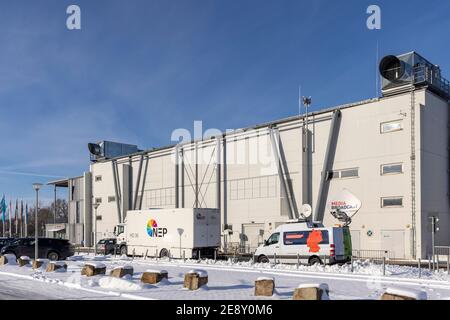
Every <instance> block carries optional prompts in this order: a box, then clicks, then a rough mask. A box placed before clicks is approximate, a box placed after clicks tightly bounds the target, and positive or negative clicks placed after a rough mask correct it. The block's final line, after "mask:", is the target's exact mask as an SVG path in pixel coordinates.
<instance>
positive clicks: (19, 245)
mask: <svg viewBox="0 0 450 320" xmlns="http://www.w3.org/2000/svg"><path fill="white" fill-rule="evenodd" d="M34 244H35V240H34V238H18V239H16V240H14V241H12V242H11V243H9V244H7V245H5V246H4V247H3V248H2V249H1V251H0V253H1V254H14V255H15V256H16V257H21V256H28V257H30V258H34V252H35V251H34V248H35V246H34ZM74 253H75V250H74V246H73V245H72V244H71V243H70V242H69V240H65V239H53V238H39V241H38V258H46V259H50V260H64V259H66V258H67V257H70V256H73V255H74Z"/></svg>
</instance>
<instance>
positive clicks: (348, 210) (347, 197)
mask: <svg viewBox="0 0 450 320" xmlns="http://www.w3.org/2000/svg"><path fill="white" fill-rule="evenodd" d="M327 207H328V212H338V211H340V212H343V213H345V214H346V215H347V216H348V217H349V218H351V217H353V216H354V215H355V214H356V213H357V212H358V211H359V209H360V208H361V200H359V199H358V198H357V197H356V196H355V195H354V194H353V193H351V192H350V191H348V190H347V189H342V191H341V192H339V193H338V194H336V195H334V196H332V197H331V198H330V200H329V201H328V203H327Z"/></svg>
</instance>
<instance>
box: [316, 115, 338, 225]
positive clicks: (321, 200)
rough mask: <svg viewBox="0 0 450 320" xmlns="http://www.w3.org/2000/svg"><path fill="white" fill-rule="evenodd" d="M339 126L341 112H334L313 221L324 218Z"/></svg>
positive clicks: (320, 220) (321, 220)
mask: <svg viewBox="0 0 450 320" xmlns="http://www.w3.org/2000/svg"><path fill="white" fill-rule="evenodd" d="M340 125H341V110H336V111H334V113H333V117H332V118H331V125H330V132H329V135H328V143H327V150H326V152H325V158H324V161H323V169H322V175H321V180H320V186H319V194H318V196H317V203H316V207H315V210H314V217H313V221H315V222H323V218H324V216H325V202H326V201H327V197H328V189H329V187H330V179H331V171H332V169H333V162H334V155H335V153H336V146H337V140H338V136H339V128H340Z"/></svg>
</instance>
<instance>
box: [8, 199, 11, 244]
mask: <svg viewBox="0 0 450 320" xmlns="http://www.w3.org/2000/svg"><path fill="white" fill-rule="evenodd" d="M11 211H12V203H11V200H9V225H8V227H9V236H10V237H11Z"/></svg>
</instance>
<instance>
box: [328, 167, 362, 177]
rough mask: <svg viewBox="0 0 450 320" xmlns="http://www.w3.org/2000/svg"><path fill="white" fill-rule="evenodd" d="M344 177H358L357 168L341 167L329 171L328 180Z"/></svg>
mask: <svg viewBox="0 0 450 320" xmlns="http://www.w3.org/2000/svg"><path fill="white" fill-rule="evenodd" d="M346 178H359V169H358V168H352V169H342V170H334V171H331V172H330V174H329V177H328V180H331V179H346Z"/></svg>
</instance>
